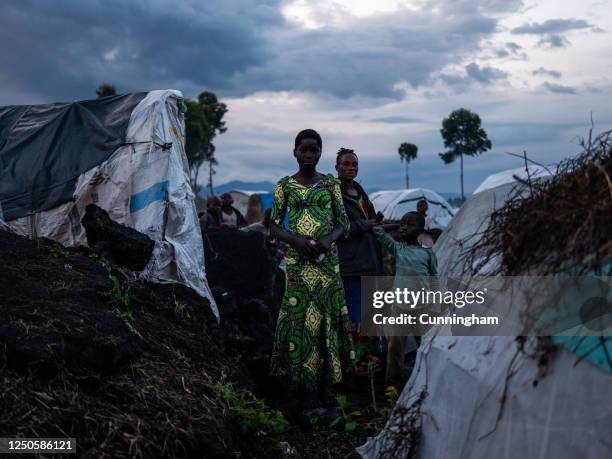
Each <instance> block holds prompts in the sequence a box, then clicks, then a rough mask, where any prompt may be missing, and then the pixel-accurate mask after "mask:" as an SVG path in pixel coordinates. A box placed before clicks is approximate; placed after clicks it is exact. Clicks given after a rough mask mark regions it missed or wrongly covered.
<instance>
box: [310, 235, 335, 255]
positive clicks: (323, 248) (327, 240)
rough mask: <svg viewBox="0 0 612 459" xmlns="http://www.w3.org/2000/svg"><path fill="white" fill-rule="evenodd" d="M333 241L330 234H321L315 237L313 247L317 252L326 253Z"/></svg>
mask: <svg viewBox="0 0 612 459" xmlns="http://www.w3.org/2000/svg"><path fill="white" fill-rule="evenodd" d="M333 242H334V240H333V238H332V236H331V234H328V235H327V236H323V237H320V238H319V239H317V243H316V245H315V248H316V249H317V250H318V252H319V253H327V252H329V250H330V249H331V245H332V243H333Z"/></svg>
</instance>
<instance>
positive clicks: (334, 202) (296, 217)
mask: <svg viewBox="0 0 612 459" xmlns="http://www.w3.org/2000/svg"><path fill="white" fill-rule="evenodd" d="M322 146H323V144H322V139H321V136H320V135H319V134H318V133H317V132H316V131H314V130H312V129H306V130H303V131H301V132H300V133H299V134H298V135H297V137H296V138H295V144H294V149H293V155H294V157H295V159H296V161H297V164H298V171H297V172H296V173H295V174H293V175H291V176H286V177H283V178H282V179H280V180H279V181H278V183H277V184H276V187H275V189H274V202H273V206H272V210H271V214H270V220H269V228H270V233H271V236H272V237H274V238H276V239H277V240H279V241H282V242H284V244H285V247H286V248H285V262H286V289H285V293H284V296H283V300H282V304H281V307H280V311H279V314H278V319H277V325H276V334H275V342H274V348H273V352H272V361H271V368H270V372H271V375H272V376H275V377H279V378H283V379H285V380H288V382H289V383H290V387H291V390H292V392H293V395H294V396H295V397H298V398H299V399H300V400H301V401H302V403H303V404H305V405H306V406H311V405H315V406H317V405H319V404H323V405H329V404H333V403H335V396H334V395H335V394H334V386H335V385H337V384H338V383H340V382H341V381H342V380H343V377H344V376H345V375H346V373H347V372H351V371H354V370H355V368H356V364H357V362H358V360H359V359H360V358H362V357H364V355H363V354H365V353H367V352H368V351H367V346H365V347H364V346H361V348H360V346H358V344H360V343H359V342H362V343H361V344H363V342H364V341H365V342H366V343H367V342H368V340H367V339H363V338H362V337H360V335H359V332H358V331H359V323H360V320H361V277H362V276H379V275H383V274H384V270H383V250H382V247H384V248H385V250H386V251H387V252H390V253H391V254H393V255H394V257H395V264H396V266H395V268H396V275H397V276H423V275H424V276H436V257H435V254H434V253H433V251H432V250H431V248H430V247H431V245H432V244H431V240H430V239H429V240H428V237H429V236H428V235H427V232H425V226H426V211H427V208H426V206H427V202H426V201H423V202H422V203H419V206H418V207H419V208H418V211H416V212H409V213H407V214H406V215H404V216H403V217H402V219H401V222H400V224H399V225H396V227H397V226H399V233H398V234H399V237H397V239H398V240H399V242H398V241H396V239H394V238H393V237H391V236H390V235H389V234H388V233H387V230H390V229H396V227H393V228H392V226H390V225H383V224H382V215H381V214H377V213H376V212H375V210H374V206H373V205H372V203H371V202H370V200H369V198H368V195H367V193H366V192H365V191H364V189H363V188H362V187H361V186H360V185H359V183H357V182H356V181H355V179H356V177H357V174H358V170H359V159H358V157H357V154H356V153H355V152H354V151H353V150H349V149H345V148H342V149H340V150H339V151H338V153H337V156H336V171H337V174H338V176H337V177H336V176H334V175H332V174H321V173H319V172H318V171H317V169H316V166H317V163H318V162H319V159H320V157H321V152H322ZM423 203H424V204H425V205H423ZM286 220H287V221H288V224H286V225H284V222H285V221H286ZM369 342H370V343H371V342H372V340H370V341H369ZM377 342H378V340H377ZM356 351H360V352H356ZM405 351H406V348H405V339H403V338H400V337H388V338H387V374H386V376H387V380H388V382H389V383H390V384H398V383H400V382H401V378H402V369H403V366H404V354H405Z"/></svg>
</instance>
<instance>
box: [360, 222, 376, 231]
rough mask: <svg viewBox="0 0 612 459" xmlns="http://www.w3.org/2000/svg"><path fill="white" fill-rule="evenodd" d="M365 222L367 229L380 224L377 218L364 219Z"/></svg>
mask: <svg viewBox="0 0 612 459" xmlns="http://www.w3.org/2000/svg"><path fill="white" fill-rule="evenodd" d="M363 224H364V225H365V227H366V230H367V231H370V230H371V229H372V228H374V227H375V226H376V225H378V222H377V221H376V220H364V221H363Z"/></svg>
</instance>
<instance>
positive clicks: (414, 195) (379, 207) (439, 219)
mask: <svg viewBox="0 0 612 459" xmlns="http://www.w3.org/2000/svg"><path fill="white" fill-rule="evenodd" d="M421 199H425V200H426V201H427V203H428V204H429V210H428V211H427V215H428V216H429V217H431V218H432V220H433V221H434V224H435V226H436V227H438V228H442V229H444V228H446V226H447V225H448V224H449V223H450V221H451V219H452V218H453V216H454V215H455V210H454V209H453V207H452V206H451V205H450V204H449V203H448V202H447V201H446V200H445V199H444V198H443V197H442V196H440V195H439V194H438V193H436V192H435V191H431V190H428V189H426V188H410V189H407V190H386V191H377V192H375V193H372V194H371V195H370V200H371V201H372V204H374V208H375V209H376V211H380V212H382V213H383V215H384V216H385V218H386V219H387V220H399V219H401V218H402V215H404V214H405V213H406V212H410V211H415V210H416V204H417V202H418V201H419V200H421Z"/></svg>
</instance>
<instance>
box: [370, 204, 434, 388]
mask: <svg viewBox="0 0 612 459" xmlns="http://www.w3.org/2000/svg"><path fill="white" fill-rule="evenodd" d="M393 226H395V227H397V225H384V226H377V227H374V229H373V231H374V234H375V235H376V237H377V238H378V239H379V240H380V242H381V244H382V246H383V247H384V248H385V249H386V250H387V251H389V252H390V253H391V254H393V255H394V256H395V281H394V283H393V289H394V290H395V289H396V288H401V289H403V288H406V287H407V288H410V289H411V290H420V289H421V287H425V288H427V289H431V290H435V289H437V288H438V285H437V280H436V281H434V282H433V285H430V282H429V278H431V277H436V276H437V270H438V262H437V259H436V254H435V253H434V252H433V250H432V249H430V248H424V247H422V246H421V245H419V243H418V242H417V239H418V237H419V235H420V234H421V233H423V231H424V229H425V218H424V217H423V215H421V214H419V213H417V212H408V213H407V214H405V215H404V216H403V217H402V219H401V221H400V231H399V232H400V239H401V242H396V241H395V239H393V238H392V237H391V236H390V235H389V234H387V233H386V232H385V230H384V229H383V228H385V229H391V227H393ZM400 284H401V285H400ZM409 284H410V285H409ZM406 338H409V339H410V338H411V340H410V341H411V342H412V345H413V349H414V348H416V341H415V340H414V338H413V337H405V336H389V337H388V347H387V374H386V379H387V382H388V383H390V384H395V385H400V384H401V383H402V382H403V368H404V357H405V354H406Z"/></svg>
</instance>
